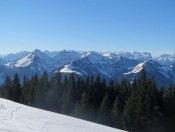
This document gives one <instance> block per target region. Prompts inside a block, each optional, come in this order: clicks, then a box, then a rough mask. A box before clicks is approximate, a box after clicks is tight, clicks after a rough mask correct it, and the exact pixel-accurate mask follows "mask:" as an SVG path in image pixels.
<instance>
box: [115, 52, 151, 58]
mask: <svg viewBox="0 0 175 132" xmlns="http://www.w3.org/2000/svg"><path fill="white" fill-rule="evenodd" d="M114 53H115V54H117V55H118V56H121V57H125V58H128V59H136V60H152V59H153V58H152V56H151V54H150V53H147V52H143V53H141V52H135V51H133V52H124V51H117V52H114Z"/></svg>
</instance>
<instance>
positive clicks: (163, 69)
mask: <svg viewBox="0 0 175 132" xmlns="http://www.w3.org/2000/svg"><path fill="white" fill-rule="evenodd" d="M143 68H144V69H145V70H146V73H147V76H148V78H151V77H152V76H153V75H154V76H155V79H156V82H157V85H158V87H161V86H165V87H167V86H169V85H170V84H171V83H173V84H175V72H174V70H173V67H170V66H165V65H161V64H159V63H157V62H155V61H151V60H147V61H144V62H142V63H140V64H138V65H137V66H135V67H134V68H133V69H132V70H131V71H130V72H127V73H124V74H123V77H124V78H129V79H134V78H135V77H137V78H138V77H139V75H140V73H141V71H142V70H143Z"/></svg>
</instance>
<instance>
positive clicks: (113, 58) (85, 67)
mask: <svg viewBox="0 0 175 132" xmlns="http://www.w3.org/2000/svg"><path fill="white" fill-rule="evenodd" d="M136 64H137V62H136V61H134V60H130V59H127V58H123V57H119V56H117V55H115V54H105V55H103V54H100V53H97V52H94V51H92V52H88V53H85V54H84V55H82V58H81V59H79V60H76V61H73V62H72V63H71V64H70V65H66V66H65V67H64V68H63V69H61V70H60V72H61V73H76V74H78V75H81V76H88V75H94V76H97V75H98V74H100V75H101V77H102V78H105V79H107V80H108V79H116V78H117V77H118V76H120V75H121V74H122V73H124V72H127V71H128V70H129V69H130V68H131V67H133V66H135V65H136Z"/></svg>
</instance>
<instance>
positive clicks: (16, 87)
mask: <svg viewBox="0 0 175 132" xmlns="http://www.w3.org/2000/svg"><path fill="white" fill-rule="evenodd" d="M20 98H21V83H20V80H19V77H18V74H17V73H16V74H15V75H14V79H13V86H12V100H13V101H15V102H20Z"/></svg>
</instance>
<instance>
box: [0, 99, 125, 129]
mask: <svg viewBox="0 0 175 132" xmlns="http://www.w3.org/2000/svg"><path fill="white" fill-rule="evenodd" d="M0 122H1V123H0V132H122V130H118V129H114V128H110V127H107V126H103V125H99V124H95V123H92V122H88V121H84V120H80V119H76V118H73V117H68V116H65V115H61V114H56V113H53V112H48V111H45V110H40V109H36V108H32V107H28V106H25V105H21V104H18V103H14V102H12V101H8V100H5V99H1V98H0Z"/></svg>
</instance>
